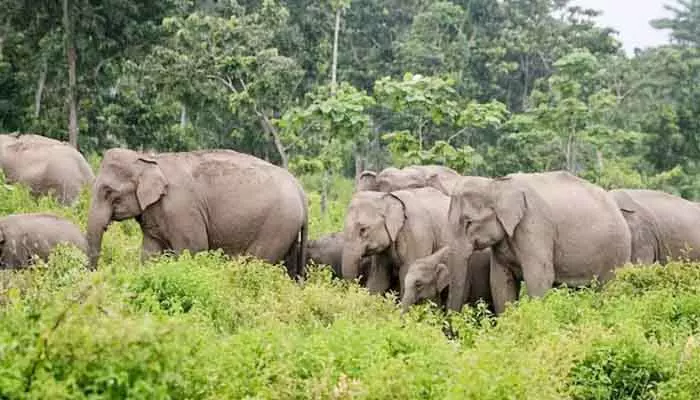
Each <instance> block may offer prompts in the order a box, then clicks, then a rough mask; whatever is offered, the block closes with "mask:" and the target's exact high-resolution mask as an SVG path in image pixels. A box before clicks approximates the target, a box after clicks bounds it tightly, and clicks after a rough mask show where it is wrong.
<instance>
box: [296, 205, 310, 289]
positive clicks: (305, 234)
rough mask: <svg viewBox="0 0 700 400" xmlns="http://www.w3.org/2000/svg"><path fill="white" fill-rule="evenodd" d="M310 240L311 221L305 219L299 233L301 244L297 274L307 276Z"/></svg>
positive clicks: (298, 252) (298, 251)
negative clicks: (307, 245) (307, 255)
mask: <svg viewBox="0 0 700 400" xmlns="http://www.w3.org/2000/svg"><path fill="white" fill-rule="evenodd" d="M308 240H309V219H308V217H307V218H306V219H304V223H303V224H302V225H301V230H300V231H299V243H298V246H299V247H298V250H297V274H298V275H300V276H302V277H305V276H306V242H307V241H308Z"/></svg>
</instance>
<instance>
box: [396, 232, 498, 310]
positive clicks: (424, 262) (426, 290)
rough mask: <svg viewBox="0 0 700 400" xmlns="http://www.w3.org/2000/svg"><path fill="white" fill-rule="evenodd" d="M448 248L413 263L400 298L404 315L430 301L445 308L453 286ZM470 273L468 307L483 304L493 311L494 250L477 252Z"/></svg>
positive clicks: (471, 261) (467, 278)
mask: <svg viewBox="0 0 700 400" xmlns="http://www.w3.org/2000/svg"><path fill="white" fill-rule="evenodd" d="M448 256H449V247H448V246H444V247H442V248H440V249H439V250H438V251H436V252H435V253H433V254H431V255H429V256H426V257H422V258H419V259H417V260H416V261H414V262H413V263H412V264H411V265H410V266H409V267H408V270H407V272H406V278H405V281H404V288H405V290H404V293H403V296H402V297H401V313H402V314H403V313H405V312H407V311H408V309H409V308H410V307H411V306H412V305H414V304H419V303H421V302H423V301H426V300H430V301H433V302H434V303H436V304H439V305H441V306H444V305H445V304H446V302H447V296H448V293H449V286H450V273H449V271H448V269H447V265H446V264H447V262H448ZM468 262H469V265H468V271H469V273H468V274H467V276H466V277H465V279H466V280H467V282H466V285H468V286H469V288H470V289H471V290H470V291H469V298H467V299H465V304H470V305H473V304H476V303H477V302H478V301H479V300H481V301H484V302H485V303H486V304H487V306H488V307H489V308H490V309H491V311H493V300H492V298H491V284H490V281H489V279H490V274H491V250H490V249H484V250H476V251H475V252H474V253H472V255H471V256H470V257H469V260H468Z"/></svg>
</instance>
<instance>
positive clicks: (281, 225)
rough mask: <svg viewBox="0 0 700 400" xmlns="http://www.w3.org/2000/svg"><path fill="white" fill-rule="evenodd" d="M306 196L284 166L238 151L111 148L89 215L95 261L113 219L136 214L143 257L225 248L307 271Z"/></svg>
mask: <svg viewBox="0 0 700 400" xmlns="http://www.w3.org/2000/svg"><path fill="white" fill-rule="evenodd" d="M307 209H308V208H307V199H306V195H305V194H304V191H303V190H302V188H301V185H300V184H299V182H298V181H297V180H296V179H295V178H294V177H293V176H292V175H291V174H290V173H289V172H288V171H287V170H285V169H283V168H280V167H277V166H275V165H272V164H270V163H268V162H266V161H263V160H261V159H259V158H256V157H253V156H250V155H247V154H243V153H239V152H236V151H233V150H201V151H192V152H182V153H162V154H148V155H146V154H143V153H138V152H135V151H132V150H126V149H111V150H108V151H107V152H106V153H105V155H104V159H103V160H102V164H101V166H100V171H99V174H98V175H97V179H96V180H95V186H94V189H93V197H92V203H91V206H90V211H89V214H88V230H87V239H88V245H89V256H90V266H91V268H95V267H96V266H97V262H98V259H99V255H100V249H101V245H102V235H103V234H104V231H105V230H106V229H107V227H108V225H109V224H110V223H111V222H112V221H122V220H126V219H130V218H135V219H136V220H137V221H138V223H139V225H140V226H141V230H142V231H143V245H142V259H146V258H148V257H149V256H151V255H155V254H159V253H161V252H164V251H166V250H169V251H173V252H175V253H176V254H177V253H180V252H182V251H183V250H189V251H190V252H192V253H195V252H198V251H205V250H209V249H223V251H224V253H226V254H229V255H239V254H248V255H252V256H255V257H257V258H260V259H263V260H265V261H268V262H273V263H276V262H279V261H282V260H285V262H286V267H287V270H288V272H289V274H290V276H293V277H294V276H296V275H299V274H301V273H302V272H303V267H304V262H305V259H306V258H305V248H306V235H307V226H308V225H307V223H308V217H307Z"/></svg>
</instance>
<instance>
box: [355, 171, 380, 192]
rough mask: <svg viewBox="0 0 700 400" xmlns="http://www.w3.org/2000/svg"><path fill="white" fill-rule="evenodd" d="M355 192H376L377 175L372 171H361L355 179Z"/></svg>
mask: <svg viewBox="0 0 700 400" xmlns="http://www.w3.org/2000/svg"><path fill="white" fill-rule="evenodd" d="M356 187H357V191H361V190H376V187H377V173H376V172H374V171H362V173H361V174H360V176H359V178H358V179H357V185H356Z"/></svg>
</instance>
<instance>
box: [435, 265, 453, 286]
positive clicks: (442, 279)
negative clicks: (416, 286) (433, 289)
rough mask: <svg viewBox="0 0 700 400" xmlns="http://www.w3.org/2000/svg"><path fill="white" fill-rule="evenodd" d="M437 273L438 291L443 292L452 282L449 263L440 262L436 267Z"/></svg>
mask: <svg viewBox="0 0 700 400" xmlns="http://www.w3.org/2000/svg"><path fill="white" fill-rule="evenodd" d="M435 275H436V276H437V289H438V292H442V291H443V290H445V288H446V287H447V286H448V285H449V284H450V271H449V270H448V269H447V265H445V264H443V263H440V264H438V265H437V267H436V268H435Z"/></svg>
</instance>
